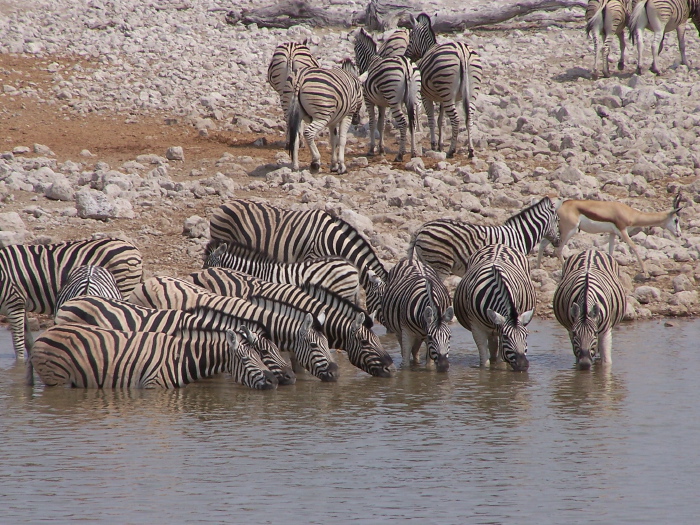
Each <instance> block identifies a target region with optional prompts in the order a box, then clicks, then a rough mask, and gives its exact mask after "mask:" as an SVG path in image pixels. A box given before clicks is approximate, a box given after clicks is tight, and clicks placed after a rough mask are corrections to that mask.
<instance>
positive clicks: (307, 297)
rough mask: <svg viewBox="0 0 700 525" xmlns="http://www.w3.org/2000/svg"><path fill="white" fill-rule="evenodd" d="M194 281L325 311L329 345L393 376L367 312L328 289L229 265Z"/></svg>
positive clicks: (374, 371)
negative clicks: (260, 275) (275, 279)
mask: <svg viewBox="0 0 700 525" xmlns="http://www.w3.org/2000/svg"><path fill="white" fill-rule="evenodd" d="M190 278H191V279H192V281H193V282H194V283H195V284H196V285H198V286H202V287H204V288H206V289H208V290H211V291H213V292H215V293H218V294H222V295H226V296H231V297H241V298H244V299H246V300H248V301H250V302H252V303H254V304H258V303H259V302H260V301H264V304H268V303H276V302H281V303H286V304H293V305H295V306H296V307H297V308H299V309H301V310H303V311H307V312H310V313H311V314H313V315H314V316H318V315H321V314H325V315H326V318H325V322H324V323H323V327H322V328H323V333H324V334H325V336H326V337H327V338H328V345H329V346H330V347H331V348H337V349H340V350H343V351H345V352H347V355H348V360H349V361H350V362H351V363H352V364H353V365H355V366H356V367H358V368H359V369H361V370H364V371H365V372H367V373H368V374H370V375H373V376H377V377H391V376H392V375H393V374H394V372H395V367H394V365H393V361H392V359H391V356H390V355H389V354H388V353H387V352H386V351H385V350H384V348H383V347H382V344H381V343H380V342H379V338H378V337H377V336H376V334H375V333H374V332H373V331H372V319H371V317H370V316H369V314H368V313H367V312H365V311H364V310H362V309H361V308H359V307H357V306H356V305H354V304H353V303H351V302H350V301H347V300H346V299H344V298H342V297H340V296H338V295H336V294H334V293H332V292H331V291H329V290H326V289H324V288H321V287H318V286H315V285H304V286H303V289H302V288H299V287H297V286H293V285H289V284H276V283H270V282H266V281H263V280H260V279H256V278H254V277H251V276H248V275H245V274H242V273H240V272H236V271H234V270H230V269H228V268H209V269H206V270H202V271H198V272H194V273H192V274H191V275H190Z"/></svg>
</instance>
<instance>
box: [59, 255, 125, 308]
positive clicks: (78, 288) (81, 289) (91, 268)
mask: <svg viewBox="0 0 700 525" xmlns="http://www.w3.org/2000/svg"><path fill="white" fill-rule="evenodd" d="M82 295H94V296H96V297H104V298H107V299H123V297H122V293H121V292H120V291H119V287H118V285H117V281H116V279H115V278H114V275H112V272H110V271H109V270H107V269H106V268H103V267H102V266H95V265H92V264H87V265H84V266H79V267H78V268H76V269H75V270H73V271H72V272H71V273H70V275H69V276H68V280H67V281H66V283H65V284H64V285H63V286H62V287H61V290H60V291H59V292H58V295H57V296H56V306H55V309H56V311H58V310H59V309H60V308H61V306H62V305H63V304H64V303H65V302H66V301H70V300H71V299H74V298H75V297H80V296H82Z"/></svg>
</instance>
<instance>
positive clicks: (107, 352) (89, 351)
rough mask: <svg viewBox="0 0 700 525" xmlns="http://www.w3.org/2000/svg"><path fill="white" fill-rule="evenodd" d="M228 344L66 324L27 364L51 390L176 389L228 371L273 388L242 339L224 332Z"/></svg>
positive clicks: (43, 339)
mask: <svg viewBox="0 0 700 525" xmlns="http://www.w3.org/2000/svg"><path fill="white" fill-rule="evenodd" d="M226 341H227V345H226V348H225V349H224V350H223V351H222V350H221V349H216V350H215V349H213V348H209V347H206V346H204V347H203V346H200V345H198V344H196V343H195V342H193V341H191V340H188V339H185V338H180V337H172V336H169V335H165V334H160V333H155V332H122V331H119V330H109V329H105V328H98V327H95V326H89V325H79V324H65V325H55V326H52V327H51V328H49V329H47V330H46V331H44V332H43V333H42V334H41V336H40V337H39V338H38V339H37V340H36V343H35V344H34V346H33V347H32V349H31V352H30V359H29V360H30V366H31V367H32V368H33V369H34V370H36V372H37V374H38V375H39V377H40V378H41V380H42V381H43V383H44V384H45V385H46V386H49V387H51V386H59V385H67V386H71V387H75V388H105V389H106V388H179V387H183V386H186V385H187V384H189V383H191V382H193V381H195V380H197V379H200V378H203V377H209V376H212V375H214V374H218V373H221V372H227V373H229V374H231V375H232V376H233V379H234V381H236V382H239V383H242V384H244V385H246V386H248V387H250V388H255V389H259V390H270V389H274V388H277V378H276V377H275V376H274V374H273V373H272V372H270V371H269V370H268V369H267V367H266V366H265V365H264V363H263V362H262V361H261V359H260V356H258V354H257V353H256V352H255V351H254V350H253V349H252V347H251V344H250V342H249V341H247V340H246V338H245V337H241V338H240V339H239V335H238V334H237V333H236V332H234V331H233V330H227V331H226ZM32 377H33V372H32Z"/></svg>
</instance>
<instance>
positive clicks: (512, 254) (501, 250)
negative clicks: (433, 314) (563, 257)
mask: <svg viewBox="0 0 700 525" xmlns="http://www.w3.org/2000/svg"><path fill="white" fill-rule="evenodd" d="M467 267H468V270H467V273H466V274H465V275H464V277H463V278H462V280H461V281H460V282H459V284H458V285H457V288H456V289H455V294H454V305H455V315H456V316H457V320H458V321H459V322H460V324H461V325H462V326H464V327H465V328H466V329H467V330H470V331H471V332H472V335H473V336H474V342H475V343H476V346H477V348H478V349H479V364H480V366H486V365H487V364H491V366H493V365H495V364H496V363H497V362H499V361H504V362H506V363H508V364H509V365H510V366H511V367H512V368H513V370H516V371H524V370H527V369H528V367H529V366H530V364H529V362H528V360H527V328H526V326H527V325H528V323H529V322H530V321H531V320H532V316H533V314H534V313H535V304H536V297H535V288H534V286H533V285H532V281H531V280H530V266H529V265H528V262H527V259H526V258H525V256H524V255H523V254H522V253H521V252H520V251H518V250H516V249H514V248H511V247H510V246H506V245H504V244H493V245H490V246H485V247H483V248H481V249H480V250H478V251H476V252H475V253H474V254H473V255H472V256H471V257H470V258H469V262H468V266H467Z"/></svg>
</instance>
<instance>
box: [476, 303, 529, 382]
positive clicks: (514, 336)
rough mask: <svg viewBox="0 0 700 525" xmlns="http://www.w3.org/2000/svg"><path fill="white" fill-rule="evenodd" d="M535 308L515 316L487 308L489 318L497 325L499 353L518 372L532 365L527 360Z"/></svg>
mask: <svg viewBox="0 0 700 525" xmlns="http://www.w3.org/2000/svg"><path fill="white" fill-rule="evenodd" d="M534 313H535V310H534V309H533V310H528V311H527V312H524V313H522V314H520V315H517V316H515V317H510V316H509V317H504V316H503V315H501V314H499V313H498V312H496V311H494V310H491V309H490V308H489V309H488V310H486V314H487V315H488V317H489V320H490V321H491V322H492V323H493V324H494V325H496V332H497V333H498V355H499V356H500V357H501V359H503V361H505V362H506V363H508V364H509V365H510V366H511V368H512V369H513V370H515V371H516V372H524V371H525V370H527V369H528V367H529V366H530V363H529V362H528V360H527V333H528V332H527V328H526V326H527V325H528V323H529V322H530V321H531V320H532V316H533V314H534Z"/></svg>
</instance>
